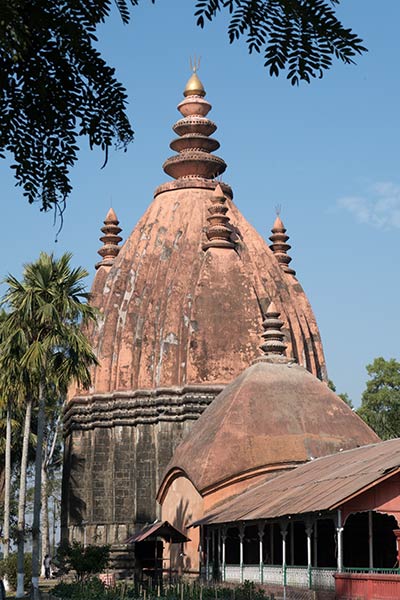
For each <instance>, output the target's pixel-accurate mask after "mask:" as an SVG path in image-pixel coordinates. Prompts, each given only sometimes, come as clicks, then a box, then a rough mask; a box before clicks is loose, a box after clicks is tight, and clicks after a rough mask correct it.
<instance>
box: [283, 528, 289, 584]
mask: <svg viewBox="0 0 400 600" xmlns="http://www.w3.org/2000/svg"><path fill="white" fill-rule="evenodd" d="M287 528H288V524H287V523H286V522H285V523H281V536H282V572H283V585H284V586H286V537H287V533H288V529H287Z"/></svg>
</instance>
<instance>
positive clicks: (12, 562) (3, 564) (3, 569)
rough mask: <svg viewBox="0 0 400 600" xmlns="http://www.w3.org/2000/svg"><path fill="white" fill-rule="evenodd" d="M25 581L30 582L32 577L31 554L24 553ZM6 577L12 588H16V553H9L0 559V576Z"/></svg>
mask: <svg viewBox="0 0 400 600" xmlns="http://www.w3.org/2000/svg"><path fill="white" fill-rule="evenodd" d="M24 570H25V582H27V583H28V582H30V581H31V578H32V556H31V554H28V553H27V554H25V557H24ZM4 577H6V578H7V581H8V583H9V584H10V586H11V588H12V589H13V590H16V589H17V555H16V554H15V553H14V554H10V555H9V557H8V558H3V560H0V578H1V579H4Z"/></svg>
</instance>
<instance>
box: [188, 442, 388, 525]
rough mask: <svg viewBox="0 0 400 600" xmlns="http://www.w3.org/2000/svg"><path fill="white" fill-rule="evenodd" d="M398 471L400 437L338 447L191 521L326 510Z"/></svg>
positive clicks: (272, 515)
mask: <svg viewBox="0 0 400 600" xmlns="http://www.w3.org/2000/svg"><path fill="white" fill-rule="evenodd" d="M399 470H400V438H398V439H394V440H388V441H386V442H380V443H378V444H371V445H368V446H362V447H361V448H355V449H353V450H347V451H344V452H338V453H337V454H332V455H329V456H325V457H323V458H318V459H315V460H312V461H310V462H308V463H306V464H304V465H301V466H299V467H297V468H295V469H293V470H292V471H288V472H287V473H285V474H284V475H280V476H279V477H276V478H274V479H270V480H268V481H264V482H263V483H261V484H258V485H256V486H254V487H252V488H249V489H248V490H247V491H246V492H244V493H243V494H240V495H239V496H236V497H235V498H234V499H232V500H230V501H227V502H224V503H221V504H220V505H219V506H218V507H214V509H213V510H211V511H210V512H209V513H208V514H206V515H205V516H204V518H203V519H201V520H200V521H198V522H196V523H194V524H193V525H196V524H200V523H204V524H207V523H210V524H211V523H230V522H233V521H238V520H241V521H250V520H255V519H273V518H277V517H283V516H286V515H295V514H301V513H309V512H317V511H321V510H332V509H333V508H335V507H336V506H338V505H340V504H342V503H344V502H345V501H346V499H348V498H349V497H351V496H353V495H355V494H357V493H360V492H362V491H363V490H364V489H365V488H367V487H369V486H370V485H372V484H374V483H376V482H378V481H379V480H380V479H382V478H383V477H385V476H386V475H388V474H394V473H396V472H398V471H399Z"/></svg>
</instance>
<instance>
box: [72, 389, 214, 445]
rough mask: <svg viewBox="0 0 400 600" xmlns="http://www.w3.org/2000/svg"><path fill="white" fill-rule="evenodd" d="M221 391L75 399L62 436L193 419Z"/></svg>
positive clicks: (142, 392)
mask: <svg viewBox="0 0 400 600" xmlns="http://www.w3.org/2000/svg"><path fill="white" fill-rule="evenodd" d="M223 389H224V386H223V385H208V386H201V385H197V386H185V387H181V388H178V387H173V388H156V389H153V390H132V391H121V392H112V393H108V394H90V395H87V396H75V397H74V398H73V399H72V400H70V402H68V404H67V406H66V408H65V410H64V435H65V436H68V435H69V434H70V433H71V432H72V431H74V430H89V429H95V428H97V427H117V426H121V425H127V426H135V425H141V424H155V423H159V422H162V421H187V420H195V419H197V418H198V417H199V416H200V415H201V413H202V412H203V411H204V410H205V408H206V407H207V406H208V405H209V404H210V403H211V402H212V400H213V399H214V398H215V396H217V394H219V393H220V392H221V391H222V390H223Z"/></svg>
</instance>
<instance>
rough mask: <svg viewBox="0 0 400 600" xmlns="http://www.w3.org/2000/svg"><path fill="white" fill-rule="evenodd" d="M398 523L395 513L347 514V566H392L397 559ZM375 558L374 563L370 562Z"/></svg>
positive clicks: (345, 564) (385, 567)
mask: <svg viewBox="0 0 400 600" xmlns="http://www.w3.org/2000/svg"><path fill="white" fill-rule="evenodd" d="M397 528H398V525H397V522H396V519H395V518H394V517H393V516H390V515H386V514H380V513H375V512H373V511H371V517H369V515H368V512H361V513H355V514H352V515H350V516H349V517H348V519H347V520H346V523H345V526H344V532H343V534H344V537H343V539H344V549H343V550H344V551H343V558H344V566H345V567H359V568H369V567H373V568H384V569H391V568H393V567H394V566H395V564H396V560H397V552H396V537H395V535H394V533H393V530H394V529H397ZM371 560H372V564H371Z"/></svg>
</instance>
